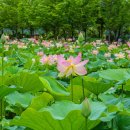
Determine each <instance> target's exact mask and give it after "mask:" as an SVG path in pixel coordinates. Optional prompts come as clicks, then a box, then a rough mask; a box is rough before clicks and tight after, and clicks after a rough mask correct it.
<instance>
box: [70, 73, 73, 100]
mask: <svg viewBox="0 0 130 130" xmlns="http://www.w3.org/2000/svg"><path fill="white" fill-rule="evenodd" d="M70 85H71V100H72V102H73V94H74V93H73V76H72V75H71V77H70Z"/></svg>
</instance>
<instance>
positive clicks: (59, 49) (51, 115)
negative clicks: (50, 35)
mask: <svg viewBox="0 0 130 130" xmlns="http://www.w3.org/2000/svg"><path fill="white" fill-rule="evenodd" d="M129 96H130V42H127V43H126V44H121V43H116V42H114V43H112V44H108V43H107V42H102V41H100V40H97V41H94V42H90V43H83V37H82V35H80V36H79V38H78V40H77V41H76V42H70V39H69V40H68V41H66V42H65V41H64V42H63V41H45V40H41V39H39V40H36V39H32V38H31V39H21V40H9V39H8V37H7V36H3V37H2V38H1V43H0V118H1V119H0V130H2V129H3V130H130V97H129Z"/></svg>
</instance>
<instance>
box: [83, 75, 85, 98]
mask: <svg viewBox="0 0 130 130" xmlns="http://www.w3.org/2000/svg"><path fill="white" fill-rule="evenodd" d="M82 93H83V100H84V99H85V91H84V79H83V77H82Z"/></svg>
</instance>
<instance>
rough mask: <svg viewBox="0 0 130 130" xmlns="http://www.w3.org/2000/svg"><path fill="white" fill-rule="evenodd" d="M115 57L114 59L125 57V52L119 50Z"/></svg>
mask: <svg viewBox="0 0 130 130" xmlns="http://www.w3.org/2000/svg"><path fill="white" fill-rule="evenodd" d="M115 57H116V59H123V58H125V54H124V53H122V52H120V53H117V54H115Z"/></svg>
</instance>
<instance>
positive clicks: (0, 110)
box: [0, 41, 4, 130]
mask: <svg viewBox="0 0 130 130" xmlns="http://www.w3.org/2000/svg"><path fill="white" fill-rule="evenodd" d="M1 63H2V65H1V67H2V87H3V86H4V41H3V42H2V59H1ZM3 114H4V100H3V98H1V99H0V122H1V121H2V120H3V116H4V115H3ZM0 128H1V130H3V127H2V124H0Z"/></svg>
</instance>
